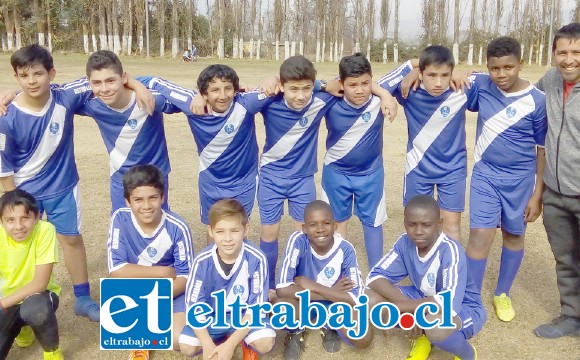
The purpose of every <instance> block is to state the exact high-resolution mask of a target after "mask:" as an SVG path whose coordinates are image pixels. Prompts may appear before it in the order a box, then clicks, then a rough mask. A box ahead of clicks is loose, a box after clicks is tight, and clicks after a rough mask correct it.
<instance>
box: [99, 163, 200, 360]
mask: <svg viewBox="0 0 580 360" xmlns="http://www.w3.org/2000/svg"><path fill="white" fill-rule="evenodd" d="M164 182H165V180H164V176H163V173H162V172H161V171H160V170H159V169H158V168H157V167H155V166H154V165H136V166H134V167H132V168H131V169H129V171H127V172H126V173H125V175H123V189H124V195H125V196H124V198H125V201H126V202H127V206H128V207H126V208H120V209H118V210H117V211H115V213H113V216H112V218H111V227H110V230H109V240H108V243H107V253H108V265H109V276H111V277H121V278H169V279H173V350H179V345H178V339H179V334H180V333H181V330H182V329H183V327H184V326H185V295H184V293H185V285H186V281H187V276H188V275H189V270H190V268H191V263H192V261H193V243H192V241H191V232H190V230H189V226H188V225H187V223H186V222H185V220H183V219H182V218H181V217H180V216H179V215H177V214H175V213H173V212H171V211H169V210H164V209H163V208H162V204H163V197H164V196H165V193H164V191H165V188H166V187H165V183H164ZM147 358H148V355H147V354H146V352H144V351H133V352H132V353H131V359H135V360H142V359H147Z"/></svg>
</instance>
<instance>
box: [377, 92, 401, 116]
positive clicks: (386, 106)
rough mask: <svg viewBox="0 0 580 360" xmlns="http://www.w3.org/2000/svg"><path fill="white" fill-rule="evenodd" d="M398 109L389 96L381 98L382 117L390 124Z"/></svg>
mask: <svg viewBox="0 0 580 360" xmlns="http://www.w3.org/2000/svg"><path fill="white" fill-rule="evenodd" d="M398 109H399V104H398V103H397V100H395V98H394V97H392V96H391V94H388V96H381V112H382V113H383V116H384V117H386V118H387V119H388V120H389V121H390V122H393V120H395V117H396V116H397V110H398Z"/></svg>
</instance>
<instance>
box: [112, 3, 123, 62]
mask: <svg viewBox="0 0 580 360" xmlns="http://www.w3.org/2000/svg"><path fill="white" fill-rule="evenodd" d="M111 10H112V11H111V14H112V18H111V22H112V23H113V51H114V52H115V54H119V53H120V52H121V37H120V36H119V4H118V3H117V0H112V1H111Z"/></svg>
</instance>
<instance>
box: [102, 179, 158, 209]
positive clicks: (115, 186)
mask: <svg viewBox="0 0 580 360" xmlns="http://www.w3.org/2000/svg"><path fill="white" fill-rule="evenodd" d="M164 182H165V189H164V190H163V191H164V195H163V205H162V206H161V207H162V208H163V210H169V205H168V199H169V177H168V176H165V178H164ZM109 184H110V188H111V190H110V194H111V207H112V209H111V214H113V213H114V212H115V211H117V210H118V209H120V208H124V207H127V203H126V202H125V191H124V189H123V180H122V179H113V178H112V177H111V178H110V180H109Z"/></svg>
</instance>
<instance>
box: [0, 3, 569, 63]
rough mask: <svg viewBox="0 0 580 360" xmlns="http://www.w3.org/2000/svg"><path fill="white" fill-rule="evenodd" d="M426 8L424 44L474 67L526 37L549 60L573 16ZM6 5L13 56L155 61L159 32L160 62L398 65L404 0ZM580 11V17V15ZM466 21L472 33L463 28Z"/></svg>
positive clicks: (547, 9)
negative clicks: (37, 47) (39, 49)
mask: <svg viewBox="0 0 580 360" xmlns="http://www.w3.org/2000/svg"><path fill="white" fill-rule="evenodd" d="M552 2H554V3H553V4H552ZM417 4H418V6H417V7H418V8H420V12H419V13H418V14H417V18H419V19H420V22H421V28H422V35H421V36H420V39H418V40H419V41H420V44H417V45H419V46H423V45H426V44H434V43H441V44H445V45H452V44H455V49H456V51H457V52H458V51H459V49H461V52H462V57H463V58H467V60H468V61H469V62H471V61H472V58H473V56H474V52H475V51H474V49H478V48H479V49H481V48H482V47H483V46H484V45H485V43H486V42H487V41H489V40H490V39H491V38H493V37H495V36H498V35H513V36H516V37H517V38H519V39H520V41H521V42H522V44H523V47H524V49H526V51H527V52H528V53H529V54H530V55H532V54H535V55H534V56H535V57H536V58H538V59H542V56H543V54H542V51H544V50H545V45H546V44H547V31H548V26H549V20H550V16H551V8H552V7H553V8H554V17H553V23H554V26H555V27H557V26H560V24H562V22H563V20H564V19H563V18H564V17H565V18H566V20H567V19H569V18H570V16H569V15H570V14H563V13H562V0H527V1H526V0H423V1H417ZM552 5H553V6H552ZM0 6H1V9H2V11H1V13H0V18H1V19H0V20H1V23H0V31H1V33H2V48H3V50H8V51H12V50H14V49H15V48H19V47H21V46H22V45H23V44H26V43H30V42H38V43H40V44H43V45H46V46H48V47H49V48H50V49H52V48H56V49H58V50H73V51H84V52H90V51H94V50H97V49H109V50H112V51H114V52H116V53H124V54H133V53H135V52H137V53H138V54H145V53H146V48H147V38H148V36H147V35H148V34H149V35H150V48H151V53H153V54H154V55H156V56H167V55H169V54H170V55H171V56H172V57H176V56H178V55H180V52H181V51H183V49H185V48H191V46H192V44H193V43H195V44H196V45H197V47H198V49H199V50H200V52H201V54H202V55H217V56H218V57H224V56H232V57H234V58H241V57H250V58H260V56H268V57H270V58H275V59H280V58H282V57H288V56H290V55H293V54H296V53H301V54H303V53H308V54H310V55H312V56H313V57H315V59H316V61H337V60H338V59H339V58H340V57H341V56H342V55H343V54H346V53H351V52H353V51H363V52H366V53H367V55H368V56H372V57H373V58H374V59H375V60H377V58H378V59H381V58H382V59H383V61H386V60H387V59H388V58H389V59H392V58H391V56H393V55H394V56H395V59H394V60H395V61H397V59H396V56H397V51H398V50H397V49H398V44H399V43H400V40H399V35H400V30H399V28H400V6H401V0H201V1H200V0H0ZM199 8H203V12H204V14H203V15H198V9H199ZM576 9H577V10H578V9H580V0H576ZM468 10H469V11H468ZM577 10H576V11H575V14H572V15H574V16H573V17H572V18H573V19H574V18H575V19H578V18H579V17H580V15H579V14H578V13H579V11H577ZM464 17H465V18H468V19H469V21H468V22H469V27H468V30H467V31H465V30H463V31H462V30H461V28H462V26H461V24H462V20H463V18H464ZM463 23H464V24H465V21H463ZM463 27H465V26H463ZM147 29H149V31H147ZM402 31H405V28H403V30H402ZM166 41H167V43H166ZM387 48H389V50H390V51H389V52H387ZM467 48H469V52H467V51H464V49H467ZM391 49H394V50H391ZM480 51H481V50H480ZM545 53H547V51H546V52H545Z"/></svg>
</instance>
